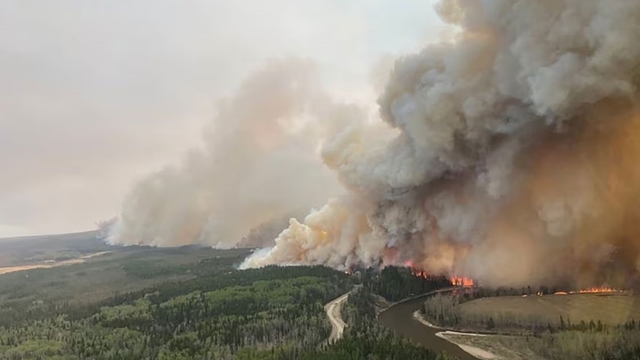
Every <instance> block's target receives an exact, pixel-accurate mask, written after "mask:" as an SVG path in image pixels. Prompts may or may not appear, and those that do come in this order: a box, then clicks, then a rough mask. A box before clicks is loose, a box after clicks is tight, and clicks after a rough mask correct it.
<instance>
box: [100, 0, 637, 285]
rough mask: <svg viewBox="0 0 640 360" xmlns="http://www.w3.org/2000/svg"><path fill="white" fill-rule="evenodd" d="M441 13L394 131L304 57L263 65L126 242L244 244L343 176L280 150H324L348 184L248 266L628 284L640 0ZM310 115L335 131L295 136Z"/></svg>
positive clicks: (416, 58) (479, 5)
mask: <svg viewBox="0 0 640 360" xmlns="http://www.w3.org/2000/svg"><path fill="white" fill-rule="evenodd" d="M437 10H438V13H439V15H440V16H441V18H442V19H443V20H444V21H446V22H448V23H449V24H451V25H452V26H454V27H456V28H457V29H458V30H457V33H456V36H455V39H453V41H451V42H443V43H440V44H436V45H431V46H429V47H427V48H425V49H424V50H422V51H421V52H419V53H417V54H413V55H409V56H406V57H403V58H400V59H398V60H397V61H396V63H395V66H394V68H393V70H392V72H391V74H390V77H389V80H388V82H387V84H386V87H385V89H384V91H383V93H382V94H381V96H380V97H379V101H378V105H379V111H380V117H381V119H382V121H381V122H380V123H378V124H369V123H367V122H363V121H361V120H360V119H362V116H361V115H360V114H359V113H358V112H357V111H355V110H353V111H347V109H350V108H349V107H345V106H337V107H336V106H335V104H334V103H332V102H331V101H328V100H326V99H327V98H326V97H322V96H321V97H322V98H324V99H325V100H323V101H321V102H318V101H317V100H314V98H316V97H318V95H317V94H313V92H314V91H313V86H312V85H310V84H309V83H308V82H307V81H306V77H305V76H302V77H301V78H302V80H301V79H300V78H299V77H298V76H292V75H291V74H290V71H292V70H291V69H289V68H288V66H281V67H285V68H286V69H284V70H283V69H281V68H280V69H279V70H280V71H276V72H275V73H272V72H271V71H266V72H263V73H262V74H261V75H260V74H259V76H258V78H257V79H258V80H255V79H254V80H250V81H249V82H247V83H246V84H245V85H244V86H243V87H242V88H241V90H240V92H239V94H238V96H237V98H236V99H235V100H234V101H232V102H231V103H230V104H228V105H227V106H226V107H223V108H222V110H221V111H220V115H219V117H218V119H217V120H216V129H215V130H212V131H211V132H210V133H209V134H208V138H207V139H206V144H207V148H206V150H205V151H203V152H201V153H196V154H194V155H193V156H192V157H191V158H189V159H188V161H187V162H186V163H185V164H183V166H182V167H181V168H179V169H168V170H165V171H163V172H161V173H160V174H157V175H154V176H152V177H150V178H149V179H147V180H146V181H144V182H143V183H141V184H140V185H139V186H138V187H137V188H136V189H135V190H134V191H133V192H132V196H131V197H130V198H129V201H128V202H127V204H125V207H124V210H123V214H122V215H121V217H120V221H119V223H118V225H117V227H116V232H115V234H114V235H113V237H112V238H113V239H114V241H118V242H121V241H123V240H124V241H125V242H127V241H143V242H146V243H149V242H151V243H154V244H158V245H165V244H169V243H171V244H174V243H182V242H192V241H200V242H204V243H211V244H217V245H225V246H229V245H232V244H234V243H236V242H237V241H239V239H240V238H241V237H242V234H241V232H240V231H239V230H238V229H244V230H245V231H246V229H248V228H250V227H253V226H255V225H257V224H260V223H263V222H265V221H268V220H269V219H272V218H280V217H281V216H285V215H287V211H292V210H294V208H299V207H300V206H302V205H308V204H312V203H314V202H315V201H316V200H319V199H320V198H322V197H324V196H326V195H327V194H328V193H329V192H327V191H322V189H319V188H318V187H317V186H318V185H319V184H323V183H324V182H325V181H329V179H330V178H329V177H327V176H326V175H324V173H321V174H323V175H322V176H316V175H312V174H311V173H307V172H306V171H305V170H301V169H300V168H299V167H304V166H306V165H305V164H306V162H307V161H310V160H309V159H306V158H305V159H298V158H278V157H277V155H278V154H280V152H279V151H280V150H279V149H281V148H283V147H282V144H283V143H288V142H294V143H295V144H297V146H301V147H302V148H303V149H307V150H308V151H303V152H301V154H307V155H311V154H312V153H313V151H311V150H312V149H315V147H316V146H317V145H318V144H320V143H322V151H321V159H322V161H323V163H324V164H325V166H326V167H328V168H329V169H331V170H332V171H333V172H334V173H335V174H336V175H337V178H338V180H339V182H340V184H341V185H342V187H343V188H344V190H345V192H344V193H343V195H340V196H334V197H333V198H331V199H330V200H329V201H328V202H327V203H326V204H325V205H324V206H323V207H321V208H320V209H318V210H315V211H313V212H311V213H310V214H309V215H307V216H306V217H305V218H304V221H299V220H297V219H295V218H293V219H291V220H290V221H289V226H288V228H287V229H285V230H284V231H282V232H281V233H280V234H279V235H278V236H277V238H276V240H275V243H272V247H271V248H270V249H269V250H268V251H261V252H258V253H256V254H255V255H254V256H252V257H251V258H249V259H247V260H246V261H245V263H244V264H243V266H245V267H259V266H264V265H267V264H325V265H329V266H333V267H336V268H347V267H352V266H380V265H390V264H398V265H399V264H405V263H408V262H409V261H410V262H411V263H412V264H415V266H418V267H421V268H422V269H424V270H426V271H427V272H432V273H447V274H464V275H467V276H472V277H474V278H476V279H478V280H480V281H481V282H483V283H485V284H499V285H522V284H535V283H549V282H555V283H569V282H570V283H574V284H579V285H582V284H594V283H598V284H602V283H603V282H607V283H609V284H610V285H612V286H624V285H625V282H627V281H628V280H629V279H631V278H632V277H633V276H635V275H636V274H637V273H638V270H639V268H640V256H639V255H640V227H638V226H637V224H638V223H639V221H640V211H638V210H637V206H636V204H637V201H638V200H639V199H640V167H638V166H637V164H638V163H640V162H639V161H640V145H639V144H640V142H638V141H637V139H639V137H638V136H640V107H638V106H637V101H638V85H639V84H640V66H639V65H640V43H638V41H637V34H640V22H639V21H638V19H640V2H638V1H637V0H537V1H530V0H520V1H511V0H494V1H473V0H443V1H441V2H440V3H439V4H438V5H437ZM269 70H271V69H269ZM285 70H286V71H285ZM293 71H294V72H296V68H295V67H294V69H293ZM298 71H300V70H299V69H298ZM302 72H304V71H302ZM297 75H299V74H297ZM292 78H296V79H297V80H296V81H295V82H293V83H295V84H296V86H292V84H293V83H292V81H291V79H292ZM265 84H266V85H265ZM309 108H313V109H314V110H312V111H310V110H309ZM319 109H320V110H319ZM329 109H333V110H329ZM309 112H313V113H315V114H316V115H317V117H318V118H319V119H321V121H318V123H317V124H316V123H314V122H312V123H313V124H315V125H314V126H318V124H322V125H323V127H329V128H330V129H322V130H321V131H319V130H317V129H314V130H313V131H312V132H313V133H314V134H313V135H304V136H301V134H302V133H304V132H295V131H294V134H293V135H291V136H288V134H289V133H288V131H289V129H290V128H292V127H293V125H292V124H291V123H287V121H289V120H288V119H293V118H295V117H299V116H301V115H303V114H306V113H309ZM346 118H349V119H350V120H351V121H349V122H348V124H349V126H345V124H346V123H345V121H344V120H345V119H346ZM335 124H338V125H337V126H336V125H335ZM314 126H312V127H314ZM338 129H340V131H337V130H338ZM322 139H324V141H322ZM307 147H308V148H307ZM284 148H286V146H285V147H284ZM287 154H290V153H287ZM282 166H285V167H287V166H288V167H289V168H288V169H281V168H280V167H282ZM265 174H268V175H266V176H265ZM310 178H311V179H310ZM285 183H286V186H285V185H284V184H285ZM334 194H337V191H336V192H334ZM302 200H304V201H302ZM127 239H132V240H127ZM194 239H199V240H194Z"/></svg>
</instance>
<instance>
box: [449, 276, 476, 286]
mask: <svg viewBox="0 0 640 360" xmlns="http://www.w3.org/2000/svg"><path fill="white" fill-rule="evenodd" d="M449 280H450V281H451V283H452V284H453V286H465V287H466V286H475V282H474V281H473V279H472V278H469V277H466V276H452V277H451V278H450V279H449Z"/></svg>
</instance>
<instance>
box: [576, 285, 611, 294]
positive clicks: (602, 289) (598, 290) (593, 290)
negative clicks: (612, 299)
mask: <svg viewBox="0 0 640 360" xmlns="http://www.w3.org/2000/svg"><path fill="white" fill-rule="evenodd" d="M617 292H622V291H621V290H615V289H612V288H611V287H609V286H601V287H592V288H589V289H583V290H578V291H572V292H571V293H572V294H604V293H617Z"/></svg>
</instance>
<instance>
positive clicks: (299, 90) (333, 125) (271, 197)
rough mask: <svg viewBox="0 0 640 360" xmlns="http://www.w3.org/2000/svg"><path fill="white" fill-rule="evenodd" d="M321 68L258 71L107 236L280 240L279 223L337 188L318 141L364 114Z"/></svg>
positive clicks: (288, 64) (290, 65)
mask: <svg viewBox="0 0 640 360" xmlns="http://www.w3.org/2000/svg"><path fill="white" fill-rule="evenodd" d="M314 73H315V71H314V66H313V65H312V64H311V63H309V62H308V61H303V60H295V59H291V60H281V61H272V62H270V63H269V64H267V65H266V66H265V67H264V68H262V69H260V70H259V71H257V72H256V73H255V74H254V75H253V76H251V77H250V78H249V79H248V80H247V81H245V82H244V83H243V84H242V85H241V86H240V88H239V89H238V91H237V93H236V94H235V96H234V97H233V98H231V99H229V100H226V101H224V102H222V103H221V104H219V105H218V114H217V116H216V117H215V119H213V122H212V124H211V126H210V128H208V129H207V130H206V131H205V133H204V136H203V137H204V139H203V140H204V146H203V147H201V148H199V149H197V150H193V151H192V152H191V153H189V154H188V156H187V157H186V158H185V159H184V161H183V162H182V163H181V164H180V165H179V166H178V167H167V168H165V169H163V170H162V171H160V172H158V173H155V174H152V175H150V176H149V177H147V178H146V179H144V180H143V181H141V182H140V183H138V184H137V185H136V186H135V188H134V189H133V190H132V191H131V192H130V194H129V195H128V197H127V198H126V200H125V203H124V206H123V209H122V213H121V214H120V216H119V218H118V221H117V223H116V224H115V226H114V227H112V229H111V234H110V237H109V241H110V242H111V243H117V244H148V245H155V246H178V245H185V244H195V243H197V244H205V245H212V246H216V247H232V246H235V245H238V243H239V242H240V245H254V246H255V245H263V244H264V243H265V239H267V240H266V241H268V243H271V244H272V243H273V239H274V237H275V236H276V235H277V234H278V233H279V232H280V231H281V230H282V225H280V228H279V229H277V231H274V230H273V228H274V226H276V224H278V221H280V224H282V222H283V219H288V218H289V217H291V216H295V215H297V214H299V213H306V212H308V211H309V210H310V209H311V208H312V207H313V206H317V205H322V203H323V202H324V201H325V200H326V198H327V197H329V196H334V195H335V194H338V193H339V192H340V188H339V185H338V183H337V181H336V180H335V177H334V175H333V174H332V173H331V172H330V171H328V170H327V169H326V167H324V166H323V165H322V162H321V161H320V159H319V156H318V155H317V153H318V148H319V146H320V142H321V139H323V138H325V137H327V136H329V134H331V133H334V132H335V131H336V129H339V128H341V127H342V126H343V124H342V123H344V122H345V121H347V120H350V119H353V118H359V117H360V116H362V115H361V113H360V111H361V110H360V109H358V108H356V107H353V106H348V105H341V104H334V103H332V102H331V101H330V99H329V98H328V97H327V96H326V95H325V94H323V92H322V91H321V89H320V85H319V83H318V79H317V77H316V76H315V75H314ZM325 117H328V118H330V120H324V119H325ZM321 119H322V120H323V121H320V120H321ZM284 226H286V220H284ZM254 227H255V229H253V231H251V232H250V230H251V229H252V228H254ZM243 238H244V239H243Z"/></svg>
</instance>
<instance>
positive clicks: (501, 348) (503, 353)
mask: <svg viewBox="0 0 640 360" xmlns="http://www.w3.org/2000/svg"><path fill="white" fill-rule="evenodd" d="M445 338H446V339H447V340H449V341H451V342H454V343H456V344H462V345H467V346H473V347H476V348H479V349H482V350H485V351H488V352H490V353H492V354H493V355H495V359H496V360H501V359H505V360H507V359H508V360H544V358H542V357H540V356H538V355H536V354H535V353H534V352H533V351H532V350H531V349H530V348H529V346H530V344H529V342H530V341H529V339H528V338H524V337H517V336H500V335H490V336H469V335H454V334H446V335H445Z"/></svg>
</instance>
